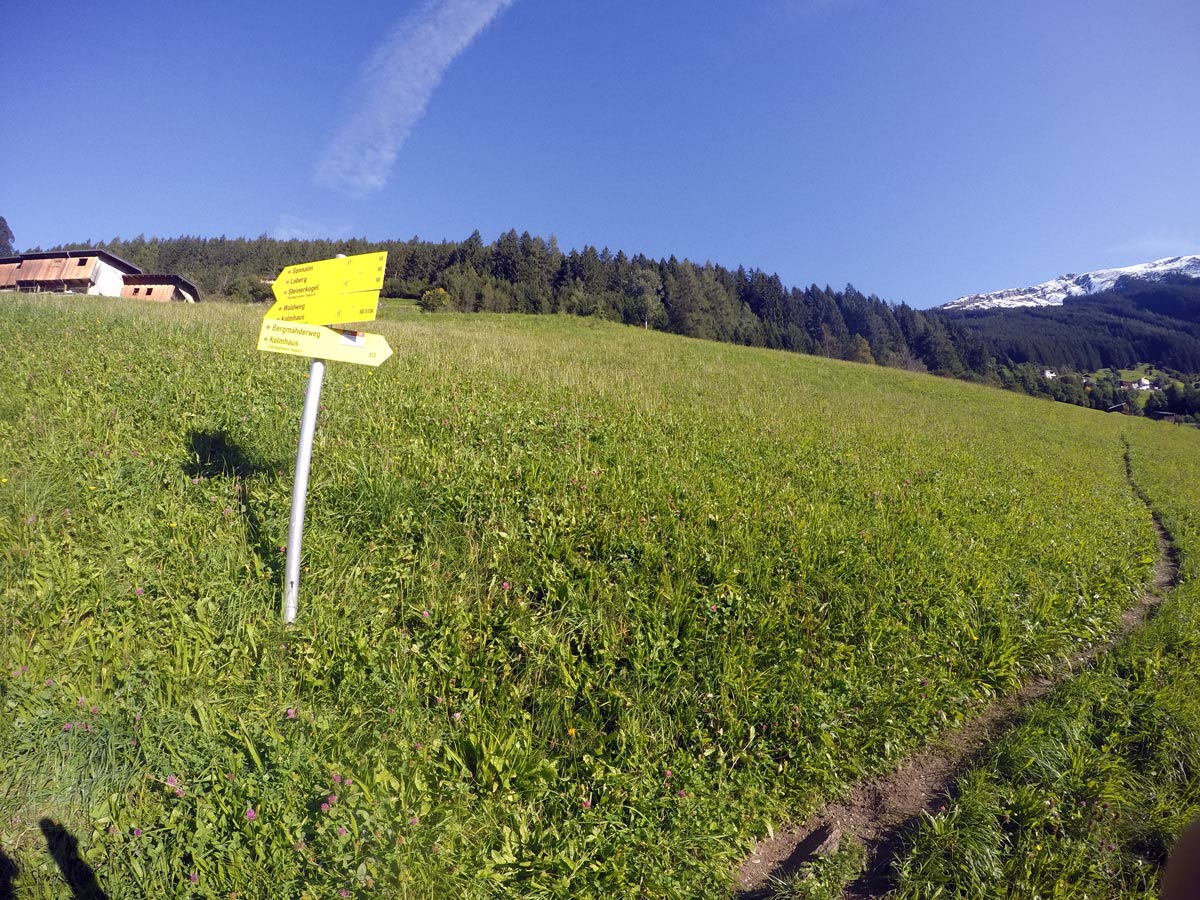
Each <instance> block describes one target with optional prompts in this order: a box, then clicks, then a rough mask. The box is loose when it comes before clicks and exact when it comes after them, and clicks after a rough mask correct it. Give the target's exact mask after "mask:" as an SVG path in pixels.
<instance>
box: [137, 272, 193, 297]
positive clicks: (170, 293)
mask: <svg viewBox="0 0 1200 900" xmlns="http://www.w3.org/2000/svg"><path fill="white" fill-rule="evenodd" d="M121 296H122V297H132V298H133V299H134V300H151V301H155V302H158V303H170V302H171V301H172V300H174V301H182V302H184V303H195V302H196V300H198V299H199V297H200V291H199V290H198V289H197V288H196V286H195V285H194V284H192V283H191V282H190V281H188V280H187V279H186V278H180V277H179V276H178V275H126V276H125V286H124V287H123V288H121Z"/></svg>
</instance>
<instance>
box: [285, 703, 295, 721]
mask: <svg viewBox="0 0 1200 900" xmlns="http://www.w3.org/2000/svg"><path fill="white" fill-rule="evenodd" d="M287 717H288V718H289V719H294V718H296V707H294V706H289V707H288V711H287Z"/></svg>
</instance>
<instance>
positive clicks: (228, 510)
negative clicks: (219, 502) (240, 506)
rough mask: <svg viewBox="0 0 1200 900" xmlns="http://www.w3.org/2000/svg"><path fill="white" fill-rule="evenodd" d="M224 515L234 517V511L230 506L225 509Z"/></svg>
mask: <svg viewBox="0 0 1200 900" xmlns="http://www.w3.org/2000/svg"><path fill="white" fill-rule="evenodd" d="M224 514H225V515H227V516H230V515H233V509H232V508H230V507H228V506H227V507H225V513H224Z"/></svg>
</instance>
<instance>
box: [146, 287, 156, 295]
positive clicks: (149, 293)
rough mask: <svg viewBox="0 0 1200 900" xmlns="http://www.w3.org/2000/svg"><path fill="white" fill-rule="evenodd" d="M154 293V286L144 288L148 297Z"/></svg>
mask: <svg viewBox="0 0 1200 900" xmlns="http://www.w3.org/2000/svg"><path fill="white" fill-rule="evenodd" d="M153 293H154V288H146V296H147V297H149V296H150V295H151V294H153Z"/></svg>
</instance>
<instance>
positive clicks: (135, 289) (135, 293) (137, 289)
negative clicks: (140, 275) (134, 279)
mask: <svg viewBox="0 0 1200 900" xmlns="http://www.w3.org/2000/svg"><path fill="white" fill-rule="evenodd" d="M140 291H141V288H134V289H133V296H135V297H136V296H137V295H138V293H139V292H140Z"/></svg>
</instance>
